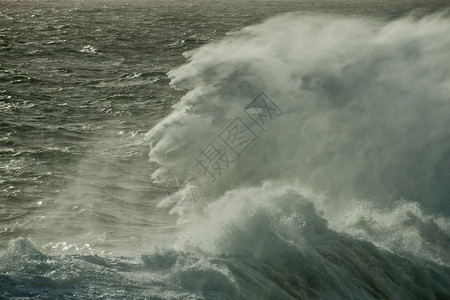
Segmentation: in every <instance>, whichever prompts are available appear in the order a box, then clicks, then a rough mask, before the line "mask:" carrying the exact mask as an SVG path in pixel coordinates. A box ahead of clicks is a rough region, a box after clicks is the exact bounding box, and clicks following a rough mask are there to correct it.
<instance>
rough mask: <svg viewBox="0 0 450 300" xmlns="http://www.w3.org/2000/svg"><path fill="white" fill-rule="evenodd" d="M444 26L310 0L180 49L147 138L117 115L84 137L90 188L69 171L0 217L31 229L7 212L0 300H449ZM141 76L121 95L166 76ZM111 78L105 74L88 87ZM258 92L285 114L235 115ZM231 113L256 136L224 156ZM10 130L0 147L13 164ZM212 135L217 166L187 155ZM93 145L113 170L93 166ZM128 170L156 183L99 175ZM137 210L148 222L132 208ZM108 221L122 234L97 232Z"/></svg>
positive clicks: (83, 166)
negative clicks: (147, 174)
mask: <svg viewBox="0 0 450 300" xmlns="http://www.w3.org/2000/svg"><path fill="white" fill-rule="evenodd" d="M442 6H443V5H442ZM94 12H95V13H97V11H95V10H94ZM41 13H42V12H41ZM100 13H102V11H101V10H100ZM449 32H450V19H449V13H448V10H445V9H440V10H439V11H438V12H434V13H426V14H425V13H416V14H410V15H407V16H402V17H396V18H390V19H389V20H386V19H381V18H368V17H362V16H358V15H353V16H349V15H342V14H337V13H330V12H327V13H323V12H320V10H319V12H317V11H314V13H312V12H311V13H308V14H305V13H289V14H287V15H286V14H282V15H279V16H276V17H272V18H269V19H266V20H264V21H262V22H261V23H258V24H256V25H251V26H247V27H245V28H243V29H241V30H238V31H233V32H231V33H229V34H228V35H227V36H226V37H223V38H221V39H216V40H214V41H210V42H208V43H205V44H204V45H203V46H201V47H190V48H188V49H186V50H189V51H188V52H186V53H185V56H186V58H187V62H186V63H185V64H183V65H181V66H178V67H175V68H172V69H171V71H170V72H168V76H169V78H170V84H171V85H172V86H173V88H175V89H176V90H179V91H180V92H176V91H174V92H173V93H176V94H175V95H179V96H180V97H181V99H180V100H179V101H177V102H174V103H173V104H174V106H173V109H172V110H170V111H169V110H165V111H164V114H163V116H161V115H160V116H153V117H152V121H151V122H150V123H147V124H148V125H149V126H150V125H151V128H152V129H151V130H150V131H149V132H147V130H142V129H141V128H140V130H141V132H140V133H139V132H135V131H133V130H132V129H131V128H133V127H134V126H138V124H135V123H130V124H128V123H127V122H128V121H127V120H128V119H121V120H122V121H123V122H122V123H121V124H122V125H120V126H124V128H125V129H124V131H123V132H122V131H121V132H120V134H118V135H114V134H110V135H108V137H107V138H102V136H101V134H100V133H101V131H99V132H100V133H97V134H96V135H94V136H93V139H94V140H96V142H97V143H98V145H99V146H97V147H93V149H91V150H89V151H92V152H98V153H100V154H101V155H100V154H99V156H96V157H94V158H92V159H90V158H83V159H80V160H77V161H76V165H77V166H78V168H77V172H75V174H76V175H74V176H78V177H83V180H84V181H76V180H75V179H70V180H68V181H67V182H66V181H65V185H66V186H65V188H64V189H63V192H61V193H62V194H63V195H58V196H57V200H55V201H54V203H53V204H54V205H47V206H45V205H44V207H42V208H35V209H36V211H37V212H36V213H34V214H35V215H34V216H33V213H30V216H27V214H25V216H22V217H21V218H12V219H14V220H16V219H17V220H19V221H20V222H23V223H25V224H26V226H25V227H26V228H29V227H33V226H36V227H38V228H39V231H38V232H34V231H32V230H28V229H27V230H25V229H22V227H19V225H20V224H19V225H14V226H15V227H14V226H13V225H11V227H8V226H9V225H8V224H9V223H8V222H11V224H13V223H14V222H13V221H11V220H10V219H8V218H5V221H4V223H5V224H7V225H8V226H7V225H5V226H6V227H7V228H16V231H17V232H18V233H17V234H14V230H11V231H9V236H8V237H9V245H8V246H7V247H5V249H4V251H3V252H2V254H1V255H0V297H2V298H4V299H450V251H449V249H450V219H449V216H450V204H449V200H450V199H449V198H450V185H449V182H450V171H449V167H450V99H449V95H450V64H449V62H450V35H449V34H448V33H449ZM196 38H198V36H196ZM5 39H6V38H5ZM193 39H194V38H193V37H190V38H186V39H184V40H183V41H180V42H179V43H180V44H186V43H188V42H187V41H189V40H191V41H192V40H193ZM206 40H207V39H206ZM61 43H63V42H61ZM171 45H172V47H175V46H176V45H175V44H171ZM77 47H78V48H76V49H77V51H76V53H75V52H74V53H72V54H71V55H72V56H73V58H72V59H78V57H79V56H78V55H85V56H86V55H90V57H93V59H94V60H105V61H106V62H108V64H110V63H109V61H108V59H109V58H108V57H107V55H108V52H107V50H108V47H107V46H104V47H103V49H102V48H101V47H95V46H94V45H91V44H87V43H84V45H83V46H81V47H79V46H78V45H77ZM102 51H103V53H102ZM32 55H36V53H34V52H33V54H32ZM43 55H44V56H45V57H47V56H49V57H51V55H50V54H43ZM102 55H103V56H102ZM167 55H169V54H167ZM83 57H84V56H83ZM124 61H125V60H123V61H122V63H124ZM117 65H120V63H117ZM152 67H153V68H154V66H152ZM85 70H88V69H87V68H86V69H85ZM91 71H92V70H91ZM66 72H67V73H68V74H70V73H71V72H74V71H73V70H72V71H70V72H69V71H66ZM75 72H76V70H75ZM102 72H105V73H106V71H102ZM4 73H6V72H4ZM10 73H11V72H10ZM100 73H101V72H100ZM94 74H96V73H93V74H86V77H92V76H93V75H94ZM101 74H103V75H104V73H101ZM145 74H147V75H145ZM148 74H149V73H145V72H143V73H133V72H127V73H126V74H124V75H122V76H121V77H120V80H119V81H118V83H119V84H121V86H120V87H119V88H123V89H125V88H127V89H131V90H132V89H135V88H136V87H137V86H139V87H140V85H142V86H146V85H151V84H153V83H154V82H157V81H158V80H160V81H163V80H164V79H161V78H159V77H158V78H157V79H155V78H154V77H152V76H160V73H158V74H157V75H154V74H153V73H152V74H150V75H148ZM5 76H6V75H5ZM14 76H16V77H17V76H18V75H14ZM104 76H106V75H104ZM147 77H149V78H150V79H149V80H147V79H145V78H147ZM80 78H81V76H80ZM143 78H144V79H143ZM19 79H20V78H19ZM19 79H17V78H16V79H12V80H19ZM68 80H69V79H68ZM77 80H78V79H77ZM153 80H154V81H153ZM77 84H78V85H80V86H87V88H86V89H85V90H83V91H85V94H84V95H85V96H86V95H87V91H91V90H90V89H89V88H91V87H90V86H89V84H91V83H89V84H87V83H84V82H78V83H77ZM77 84H74V86H77ZM115 84H117V82H108V81H107V80H103V81H102V80H100V79H99V80H97V81H95V82H94V83H93V87H92V91H94V90H95V89H99V90H100V91H103V89H104V88H105V87H109V86H113V85H115ZM165 85H167V82H163V83H162V84H161V86H165ZM4 86H5V88H4V91H5V92H2V95H3V94H7V93H8V92H10V91H9V90H8V89H9V86H7V85H4ZM44 86H45V85H44ZM94 87H95V88H94ZM2 88H3V87H2ZM83 88H84V87H83ZM111 88H112V87H111ZM153 88H154V87H153ZM158 88H160V89H161V91H160V94H161V95H162V96H161V98H163V99H164V97H167V95H168V94H167V93H169V92H167V91H165V90H163V88H161V87H158ZM106 91H108V90H107V89H106ZM261 92H263V93H264V94H263V95H266V97H267V98H266V99H270V103H271V105H276V107H277V108H278V109H279V111H277V110H274V111H275V112H276V114H274V115H273V116H271V117H270V118H268V115H265V120H266V121H267V123H265V124H264V126H258V124H256V125H255V126H252V125H249V124H255V123H251V122H252V121H254V122H255V119H252V118H251V117H250V116H249V115H248V114H247V112H248V111H249V107H251V103H254V102H252V101H254V100H255V99H257V97H258V96H259V95H261ZM11 93H12V92H11ZM93 95H94V96H95V95H97V96H99V97H100V95H99V94H95V93H93V94H89V96H90V97H93ZM170 95H174V94H170ZM77 97H78V96H77ZM5 99H12V97H10V98H5ZM114 99H115V100H117V102H114V103H113V104H115V105H118V106H120V105H124V104H123V102H126V100H125V99H123V98H119V99H117V98H114ZM139 101H141V100H139V99H138V101H137V102H139ZM137 102H136V103H137ZM2 103H3V104H2V105H3V106H2V109H3V110H2V113H4V116H5V117H4V119H2V120H0V121H1V122H2V126H3V127H2V130H5V132H6V130H9V129H8V128H10V127H14V126H17V127H20V126H19V124H18V123H14V122H13V121H8V119H7V118H6V117H7V114H6V112H7V110H8V109H10V110H11V111H14V109H16V112H17V113H20V109H23V108H17V107H16V108H14V105H13V104H14V102H13V100H8V101H6V100H4V101H3V102H2ZM5 103H6V104H5ZM266 103H269V102H266ZM7 104H11V105H9V106H8V105H7ZM67 105H70V104H67ZM273 107H274V106H272V108H273ZM110 109H114V105H111V107H110ZM151 109H152V110H155V107H152V108H151ZM135 110H136V111H139V110H143V108H138V109H135ZM136 113H138V112H136ZM266 113H267V111H266ZM2 116H3V115H2ZM133 117H134V116H133ZM141 117H142V118H144V117H145V118H147V117H148V116H146V115H145V116H141ZM68 118H70V114H69V117H68ZM111 118H112V117H111ZM130 118H131V117H130ZM111 120H112V119H111ZM236 120H238V121H236ZM260 120H261V119H259V121H260ZM269 120H270V122H269ZM100 121H101V122H106V121H105V120H100ZM8 122H10V123H8ZM236 122H241V123H240V124H244V123H245V124H247V127H245V128H247V129H251V132H253V134H254V135H253V136H252V135H247V136H246V138H245V139H242V140H240V141H241V144H240V145H241V146H242V145H243V143H244V142H245V141H250V142H249V143H248V145H245V146H246V147H245V149H244V148H243V147H242V148H239V149H240V150H242V151H240V150H239V149H238V151H236V148H235V149H234V150H233V149H232V151H231V152H230V151H229V150H230V148H232V147H230V145H229V144H226V134H225V135H224V133H227V131H226V130H227V129H230V128H234V129H236V131H235V133H238V132H242V127H241V130H239V129H238V127H236V126H235V127H233V126H232V125H236V124H238V123H236ZM257 122H258V119H257V121H256V123H257ZM68 124H69V123H68ZM70 124H71V125H72V126H73V127H76V123H75V121H71V123H70ZM96 124H97V123H96ZM259 125H261V124H259ZM266 125H267V126H266ZM105 126H106V125H105ZM127 126H129V127H127ZM4 128H6V129H4ZM20 128H21V127H20ZM20 128H19V129H20ZM68 128H69V129H70V127H68ZM76 128H78V127H76ZM113 128H114V129H117V128H119V125H117V124H114V126H113ZM149 128H150V127H149ZM19 129H16V130H19ZM69 129H67V128H65V129H64V130H66V131H67V132H69V133H70V134H69V133H67V132H66V131H63V132H64V134H67V135H69V136H70V138H71V139H75V137H74V135H73V132H71V131H70V130H69ZM21 130H23V128H22V129H21ZM58 130H59V129H58ZM58 130H56V131H58ZM127 130H128V132H129V133H130V135H129V137H128V138H126V139H124V140H118V139H119V138H118V136H119V135H120V136H122V135H125V132H127ZM59 131H61V130H59ZM12 132H13V131H12ZM229 132H231V131H228V133H229ZM13 136H14V132H13V133H12V134H10V135H8V137H7V138H6V139H5V138H3V139H0V141H2V143H3V144H1V145H2V147H3V148H2V152H1V153H6V154H4V155H11V157H13V158H14V157H16V156H20V154H17V153H15V154H9V153H12V151H15V148H14V147H15V146H14V140H13ZM236 138H238V137H236ZM61 139H63V137H61ZM249 139H250V140H249ZM228 142H230V141H229V140H228ZM117 144H119V146H117ZM5 145H6V146H7V147H8V149H11V150H8V151H6V150H4V149H6V146H5ZM211 145H215V146H217V148H220V147H222V148H220V149H219V150H221V151H222V152H220V155H223V153H225V151H228V152H226V154H227V155H228V156H227V158H228V159H229V160H224V156H221V157H222V163H223V162H224V161H226V162H227V163H226V164H225V167H226V168H225V169H224V170H222V171H221V172H220V174H219V173H217V171H218V169H217V168H216V169H214V167H213V165H212V164H211V169H205V168H204V166H203V165H201V164H199V160H198V158H199V157H201V155H203V154H205V149H208V151H207V153H209V154H211V153H212V152H211V149H213V148H211ZM86 147H87V146H86ZM208 147H209V148H208ZM227 147H228V148H227ZM68 148H69V149H68V150H67V151H68V152H70V151H71V150H70V147H68ZM52 149H53V148H52ZM76 149H77V151H81V150H80V148H76ZM81 149H82V148H81ZM143 149H146V150H143ZM52 151H53V152H58V153H59V151H60V150H58V151H57V150H54V149H53V150H52ZM52 151H47V152H45V153H44V154H42V156H43V157H44V158H43V159H47V157H50V156H51V155H53V154H51V153H53V152H52ZM85 151H87V150H85ZM145 151H147V152H145ZM233 151H235V152H233ZM24 152H26V151H24ZM92 152H90V153H92ZM33 153H34V152H33ZM143 154H145V155H143ZM146 154H148V155H146ZM233 154H234V156H233ZM14 155H15V156H14ZM58 155H60V154H58ZM218 155H219V154H217V155H216V156H215V158H216V162H217V158H218V157H220V156H218ZM101 156H104V157H106V158H105V161H103V162H102V163H103V164H107V163H109V164H110V167H108V168H103V169H102V168H99V166H100V165H101V164H100V163H98V162H97V160H99V159H100V158H99V157H101ZM36 157H38V156H36ZM39 157H40V156H39ZM209 158H211V156H210V157H209ZM24 161H25V160H24ZM204 162H205V161H203V163H204ZM145 163H148V165H145ZM9 166H11V164H10V165H9ZM92 166H94V168H96V169H95V170H93V171H92V170H91V168H92ZM124 166H125V167H124ZM148 166H151V167H148ZM216 166H218V165H216ZM222 166H224V165H223V164H222ZM26 168H27V167H26ZM28 168H30V167H28ZM124 168H125V169H126V168H133V169H135V170H139V171H140V172H143V171H142V170H144V169H146V170H147V169H148V170H150V171H151V174H152V177H151V178H152V182H151V183H150V184H151V189H150V190H147V189H143V183H142V179H141V177H140V176H138V175H139V174H136V173H133V174H132V175H130V176H128V177H123V178H122V179H120V180H117V178H116V177H111V174H112V173H114V172H115V171H116V170H120V172H123V173H126V171H124V170H125V169H124ZM214 170H215V172H216V173H214V174H215V175H216V176H215V177H214V178H211V174H212V173H209V172H208V171H211V172H213V171H214ZM6 171H7V168H6V167H5V168H3V169H2V172H6ZM30 172H31V171H30ZM2 174H4V173H2ZM21 174H22V173H21ZM126 174H130V173H126ZM174 174H191V175H193V177H191V178H195V184H196V188H200V189H201V195H198V197H196V198H194V200H195V201H192V203H190V205H186V199H191V200H192V198H190V197H192V193H191V192H192V191H191V189H190V188H191V187H192V186H190V185H189V184H185V185H183V184H177V186H176V190H175V191H169V193H170V196H169V197H168V195H167V193H168V191H167V189H166V188H167V185H166V182H167V181H168V180H173V178H174ZM48 176H50V175H48ZM5 178H6V179H0V180H3V181H7V180H10V182H7V183H6V184H7V185H10V186H13V181H12V180H11V179H8V177H6V176H5ZM114 178H115V179H116V181H113V179H114ZM147 179H148V178H147ZM44 182H45V180H44ZM191 182H192V181H191ZM2 184H3V182H2ZM96 186H100V187H101V189H102V192H105V193H106V196H105V195H104V194H102V193H94V191H97V190H96V189H95V187H96ZM125 187H126V188H125ZM89 192H92V193H91V194H90V193H89ZM141 193H143V194H145V196H144V197H143V198H140V197H139V195H140V194H141ZM78 194H79V196H78ZM69 195H71V197H69ZM74 195H77V196H78V197H75V196H74ZM115 195H121V196H123V197H122V198H120V197H114V196H115ZM174 195H175V196H176V197H174ZM103 197H104V198H103ZM16 198H17V197H16ZM148 198H149V199H150V200H149V199H148ZM102 199H105V200H104V202H102V201H101V200H102ZM136 199H139V201H138V200H136ZM142 199H145V200H142ZM107 200H111V202H107ZM152 201H153V202H152ZM149 202H151V203H154V205H152V206H150V207H148V204H145V203H149ZM106 204H108V205H106ZM8 205H9V204H8ZM40 205H41V204H40ZM2 209H4V207H2ZM146 210H152V211H153V214H154V215H152V216H151V218H150V219H152V218H153V220H152V222H153V223H152V222H150V223H146V222H148V221H144V218H142V216H141V215H140V214H139V213H140V211H146ZM2 213H3V212H2ZM4 214H5V215H6V213H4ZM156 215H158V216H159V217H157V216H156ZM38 216H45V217H44V218H41V217H38ZM161 220H164V222H163V221H161ZM19 221H18V222H17V223H20V222H19ZM167 223H173V224H174V225H173V226H172V227H165V226H167V225H166V224H167ZM14 224H15V223H14ZM63 224H67V226H66V225H63ZM27 226H28V227H27ZM158 228H159V229H158ZM161 228H162V229H161ZM108 230H109V231H111V232H114V231H118V233H117V234H115V235H114V234H113V233H110V235H108V234H106V233H105V234H103V235H102V234H101V233H102V232H108ZM149 231H150V233H149ZM120 232H123V233H122V234H121V233H120ZM58 233H60V235H59V236H58ZM62 233H64V234H62ZM41 235H44V236H45V237H42V238H40V236H41ZM3 236H5V235H3ZM161 236H163V238H161ZM108 237H109V238H108ZM154 240H157V242H153V241H154ZM127 244H130V245H132V246H130V247H128V248H127V247H126V245H127ZM138 244H139V245H141V248H139V249H137V248H136V245H138ZM118 248H120V249H118Z"/></svg>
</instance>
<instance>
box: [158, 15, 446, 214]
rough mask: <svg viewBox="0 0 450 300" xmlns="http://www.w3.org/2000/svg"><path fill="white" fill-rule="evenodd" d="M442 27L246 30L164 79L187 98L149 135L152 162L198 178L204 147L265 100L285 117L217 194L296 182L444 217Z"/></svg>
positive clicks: (329, 21)
mask: <svg viewBox="0 0 450 300" xmlns="http://www.w3.org/2000/svg"><path fill="white" fill-rule="evenodd" d="M449 24H450V23H449V22H448V18H446V17H445V16H443V15H442V14H441V15H433V16H428V17H425V18H420V19H416V18H414V17H408V18H404V19H401V20H397V21H393V22H390V23H388V24H384V23H382V22H378V21H374V20H372V21H371V20H361V19H359V18H353V19H352V18H336V17H333V16H327V15H316V16H298V15H297V16H296V15H291V16H285V17H280V18H276V19H272V20H269V21H267V22H265V23H263V24H261V25H256V26H251V27H247V28H246V29H244V30H243V31H242V32H241V33H239V34H236V35H235V36H231V37H229V38H227V39H225V40H223V41H221V42H217V43H213V44H210V45H207V46H204V47H202V48H201V49H199V50H196V51H193V52H191V53H189V59H190V62H189V64H187V65H185V66H183V67H181V68H179V69H176V70H173V71H171V72H170V73H169V75H170V76H171V78H172V84H173V85H174V86H175V87H176V88H178V89H181V90H182V89H189V90H190V91H189V93H188V94H187V95H186V96H184V97H183V98H182V100H181V101H180V103H179V104H177V105H176V108H175V112H174V113H172V114H171V115H169V116H168V117H167V119H166V120H165V121H163V122H162V123H161V124H159V125H158V126H157V127H155V129H153V130H152V132H151V133H150V134H149V136H150V138H151V139H152V142H153V146H152V151H151V153H150V156H151V158H152V159H156V160H157V161H158V162H160V163H161V164H162V166H163V168H172V167H173V168H175V169H179V168H184V169H185V170H193V169H195V165H194V166H193V165H192V163H195V161H194V160H193V159H192V157H193V156H194V155H196V154H197V152H199V151H200V150H201V146H203V144H207V143H208V141H209V140H211V139H212V138H213V137H214V135H218V134H219V133H220V132H221V129H222V128H223V127H225V126H226V125H227V122H231V120H232V119H233V117H234V116H236V115H238V112H239V111H240V110H243V109H244V108H245V106H246V105H247V104H248V103H250V102H251V101H252V100H253V99H252V97H255V96H256V95H257V93H258V91H265V92H266V93H267V94H268V95H270V97H272V99H273V101H275V102H276V103H277V105H278V106H279V107H281V108H282V109H283V111H284V113H283V115H282V116H281V117H279V118H278V119H276V120H274V122H273V124H271V125H270V126H268V129H267V131H266V132H264V134H262V135H261V137H260V139H259V140H258V141H257V143H255V144H254V145H253V146H252V148H251V150H248V153H247V152H246V153H245V155H243V157H242V158H241V159H240V160H239V161H238V162H236V164H233V167H232V168H231V169H230V170H229V171H228V172H226V175H225V176H224V177H223V178H221V179H220V180H219V182H218V183H217V185H215V186H214V187H213V188H212V189H213V190H214V192H217V193H219V194H220V193H222V192H223V191H224V190H226V189H229V188H230V187H231V188H233V187H239V186H248V185H254V184H257V183H258V182H261V181H264V180H277V181H281V182H298V183H300V184H302V185H306V186H308V187H310V188H312V189H313V190H315V191H317V192H318V193H324V194H326V195H329V196H330V197H332V198H337V199H334V200H333V202H348V201H351V200H352V199H366V198H368V199H372V200H374V201H376V202H377V203H380V204H381V205H383V206H386V205H388V204H390V203H392V202H393V201H395V200H399V199H401V198H404V199H405V200H410V201H414V202H419V203H420V204H421V206H422V207H423V208H425V209H426V210H427V211H428V212H435V213H440V214H443V215H446V216H448V214H449V213H450V211H449V204H448V197H449V195H450V194H449V186H448V182H449V179H450V178H449V176H450V174H449V173H448V171H447V168H446V166H447V165H448V163H449V159H450V156H449V153H450V152H449V151H450V148H449V146H450V144H449V142H448V141H449V139H448V137H449V129H448V128H449V126H448V125H449V122H450V119H449V118H448V115H449V112H450V102H449V101H448V97H447V96H446V95H448V91H449V88H450V84H449V83H450V82H449V74H450V66H449V65H448V64H447V63H446V62H447V61H448V59H449V58H450V57H449V55H450V54H449V52H448V51H446V50H447V49H448V47H449V46H450V39H449V38H448V37H447V35H446V32H448V30H449ZM200 171H201V170H200ZM330 204H331V203H330Z"/></svg>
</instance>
